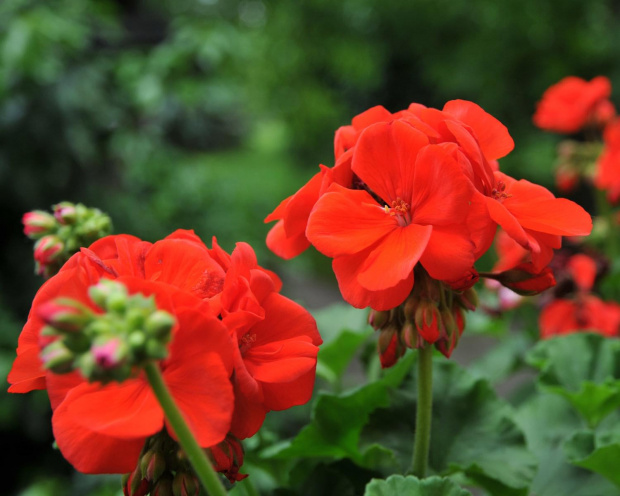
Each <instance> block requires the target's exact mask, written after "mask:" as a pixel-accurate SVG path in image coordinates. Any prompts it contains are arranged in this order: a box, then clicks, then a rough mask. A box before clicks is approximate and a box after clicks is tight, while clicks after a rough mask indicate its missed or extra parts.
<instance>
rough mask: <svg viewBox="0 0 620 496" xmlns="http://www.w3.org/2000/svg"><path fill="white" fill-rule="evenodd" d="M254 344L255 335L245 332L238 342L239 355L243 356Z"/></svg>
mask: <svg viewBox="0 0 620 496" xmlns="http://www.w3.org/2000/svg"><path fill="white" fill-rule="evenodd" d="M255 342H256V334H250V333H249V332H246V333H245V334H244V335H243V336H242V337H241V339H240V340H239V351H241V355H245V354H246V353H247V351H248V350H249V349H250V348H251V347H252V345H253V344H254V343H255Z"/></svg>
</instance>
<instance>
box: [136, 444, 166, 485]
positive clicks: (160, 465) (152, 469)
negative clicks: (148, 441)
mask: <svg viewBox="0 0 620 496" xmlns="http://www.w3.org/2000/svg"><path fill="white" fill-rule="evenodd" d="M140 470H141V473H142V478H143V479H146V480H148V481H151V482H156V481H157V480H158V479H159V478H160V477H161V476H162V475H163V473H164V472H165V471H166V459H165V457H164V456H163V454H162V453H160V452H158V451H147V452H146V453H145V454H144V455H142V458H141V459H140Z"/></svg>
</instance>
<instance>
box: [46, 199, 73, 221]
mask: <svg viewBox="0 0 620 496" xmlns="http://www.w3.org/2000/svg"><path fill="white" fill-rule="evenodd" d="M52 208H53V210H54V217H55V218H56V220H57V221H58V222H60V223H61V224H62V225H67V224H75V221H76V220H77V209H76V208H75V205H74V204H73V203H70V202H60V203H58V204H57V205H54V206H53V207H52Z"/></svg>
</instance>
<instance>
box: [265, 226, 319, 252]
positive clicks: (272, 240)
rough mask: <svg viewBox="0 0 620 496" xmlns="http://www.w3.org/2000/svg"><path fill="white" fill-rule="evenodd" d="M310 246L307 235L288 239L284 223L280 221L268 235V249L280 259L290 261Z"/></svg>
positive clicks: (302, 234)
mask: <svg viewBox="0 0 620 496" xmlns="http://www.w3.org/2000/svg"><path fill="white" fill-rule="evenodd" d="M309 246H310V241H308V238H306V233H305V232H303V233H301V234H298V235H295V236H291V237H288V236H287V235H286V231H285V230H284V221H283V220H280V221H278V223H277V224H276V225H275V226H273V227H272V228H271V230H270V231H269V233H268V234H267V247H268V248H269V249H270V250H271V251H272V252H274V253H275V254H276V255H278V256H279V257H282V258H283V259H285V260H290V259H291V258H294V257H296V256H297V255H299V254H300V253H303V252H304V251H305V250H306V249H307V248H308V247H309Z"/></svg>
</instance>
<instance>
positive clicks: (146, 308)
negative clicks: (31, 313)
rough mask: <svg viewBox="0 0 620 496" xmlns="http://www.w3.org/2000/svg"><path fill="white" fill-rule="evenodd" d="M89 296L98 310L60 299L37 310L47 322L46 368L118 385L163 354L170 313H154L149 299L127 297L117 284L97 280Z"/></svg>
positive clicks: (171, 320) (170, 325) (43, 354)
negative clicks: (115, 382) (79, 373)
mask: <svg viewBox="0 0 620 496" xmlns="http://www.w3.org/2000/svg"><path fill="white" fill-rule="evenodd" d="M88 294H89V296H90V299H91V300H92V302H93V303H94V304H95V305H96V306H97V307H99V308H100V309H101V310H102V313H99V312H94V311H93V310H91V309H90V308H89V307H87V306H85V305H83V304H82V303H80V302H78V301H75V300H71V299H67V298H61V299H58V300H52V301H50V302H48V303H46V304H44V305H42V306H41V308H40V311H39V316H40V317H41V319H43V321H44V322H45V323H46V324H47V325H46V327H44V328H43V330H42V332H41V337H42V339H43V340H44V342H46V343H47V344H46V345H44V347H43V350H42V352H41V355H40V356H41V360H42V361H43V364H44V366H45V368H47V369H49V370H51V371H53V372H55V373H58V374H62V373H68V372H71V371H73V370H80V372H81V373H82V375H83V376H84V377H85V378H86V379H88V380H89V381H101V382H103V383H106V382H110V381H119V382H121V381H123V380H125V379H127V378H128V377H130V376H131V375H132V374H133V372H134V370H135V369H136V368H137V367H140V366H141V365H143V364H144V363H145V362H146V361H148V360H160V359H163V358H165V357H166V356H167V353H168V352H167V347H166V345H167V343H168V342H169V341H170V334H171V330H172V328H173V326H174V324H175V319H174V317H173V316H172V315H170V314H169V313H167V312H164V311H162V310H158V309H157V307H156V305H155V299H154V297H152V296H151V297H145V296H144V295H142V294H135V295H129V294H128V292H127V288H126V287H125V286H124V285H123V284H121V283H119V282H116V281H111V280H108V279H102V280H101V281H100V282H99V283H98V284H96V285H94V286H91V287H90V289H89V291H88Z"/></svg>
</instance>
